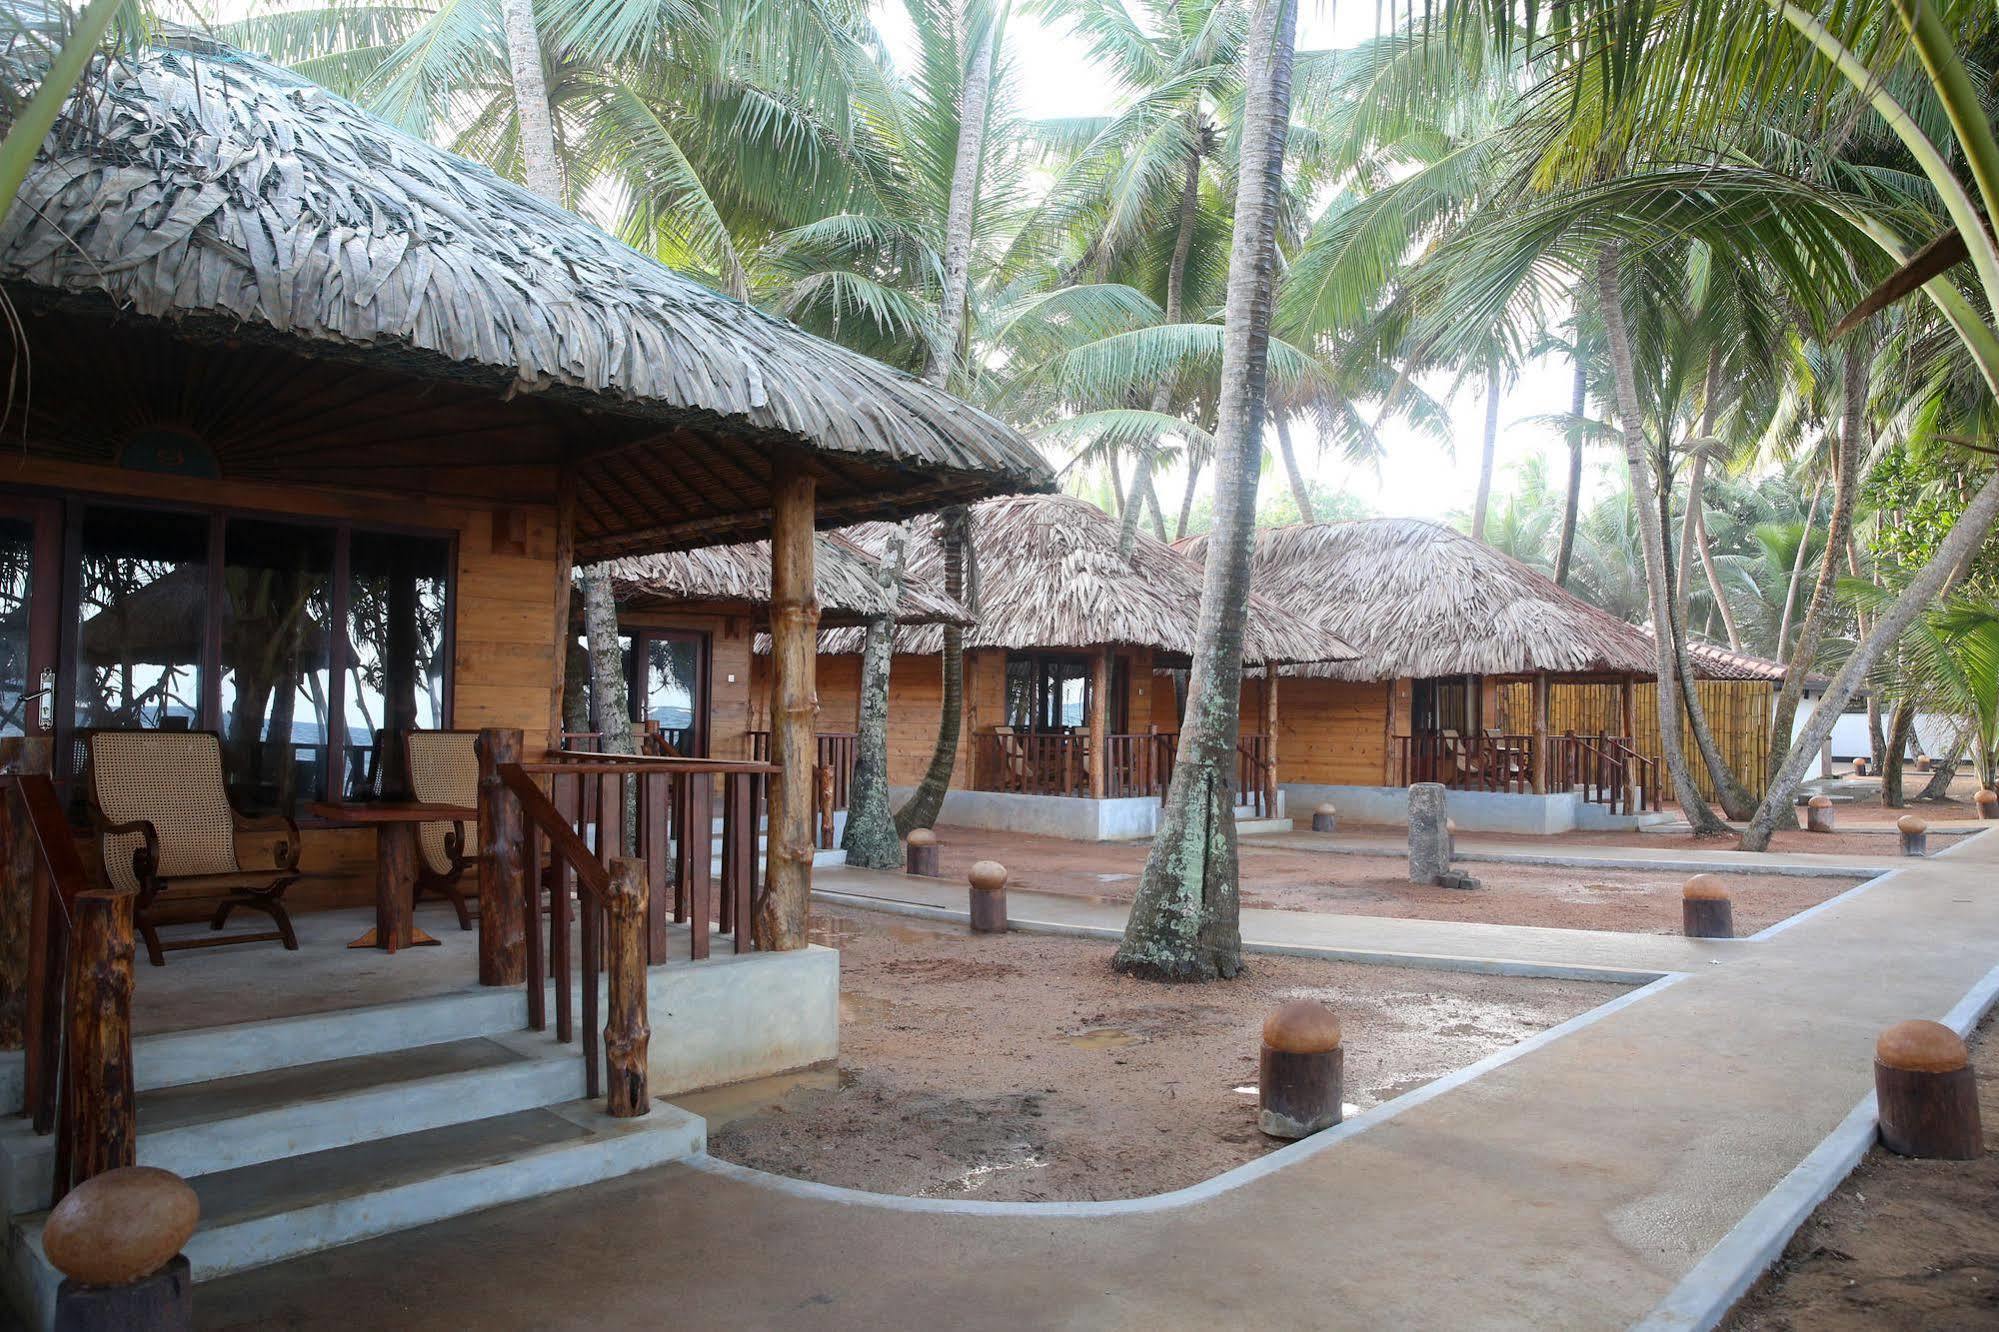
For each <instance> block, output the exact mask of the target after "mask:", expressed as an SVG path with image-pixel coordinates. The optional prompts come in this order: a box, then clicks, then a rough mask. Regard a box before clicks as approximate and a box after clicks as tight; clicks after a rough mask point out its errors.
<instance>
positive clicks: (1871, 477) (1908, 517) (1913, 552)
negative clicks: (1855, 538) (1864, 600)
mask: <svg viewBox="0 0 1999 1332" xmlns="http://www.w3.org/2000/svg"><path fill="white" fill-rule="evenodd" d="M1974 480H1975V476H1974V475H1973V474H1971V473H1969V472H1968V471H1967V469H1966V468H1965V466H1964V465H1963V463H1962V462H1961V461H1959V460H1957V459H1954V458H1952V457H1950V456H1948V454H1947V453H1945V452H1944V451H1941V450H1938V451H1933V452H1931V453H1929V454H1927V455H1920V454H1918V453H1916V452H1915V451H1913V450H1911V449H1909V448H1907V447H1901V446H1898V447H1895V448H1892V449H1889V450H1888V451H1887V452H1885V453H1884V454H1883V455H1882V457H1881V459H1880V460H1879V461H1878V462H1876V463H1875V465H1874V467H1873V470H1872V471H1871V472H1870V473H1869V474H1868V478H1867V484H1866V486H1865V488H1864V489H1863V491H1862V499H1863V502H1864V503H1866V505H1867V506H1868V507H1869V508H1871V509H1873V510H1875V511H1876V513H1877V514H1878V515H1879V520H1878V521H1877V522H1875V523H1873V524H1871V525H1870V530H1869V534H1868V538H1867V549H1868V552H1869V554H1871V555H1872V556H1873V559H1874V564H1875V567H1876V568H1877V569H1878V570H1879V571H1880V574H1881V577H1882V578H1883V579H1884V580H1885V581H1887V582H1889V583H1891V584H1892V583H1897V582H1900V581H1902V580H1903V579H1905V578H1906V577H1907V576H1908V575H1909V574H1910V573H1912V572H1913V571H1915V570H1916V569H1919V568H1921V567H1922V566H1923V565H1924V564H1927V563H1928V562H1929V560H1930V558H1931V557H1932V556H1934V555H1935V554H1936V549H1937V546H1938V545H1939V544H1940V543H1941V542H1942V541H1943V539H1944V537H1945V536H1947V535H1948V534H1949V532H1950V529H1951V528H1952V527H1953V526H1955V525H1956V523H1957V519H1958V516H1959V515H1960V514H1962V513H1963V512H1964V506H1965V505H1966V504H1967V503H1969V502H1970V499H1971V492H1972V490H1973V488H1974ZM1958 586H1959V588H1960V589H1961V590H1962V591H1964V592H1966V593H1968V594H1971V595H1975V596H1982V597H1985V598H1988V599H1989V598H1992V597H1994V596H1999V542H1995V541H1993V540H1992V539H1991V538H1990V537H1988V538H1987V539H1986V541H1985V543H1984V544H1983V545H1982V546H1980V547H1979V550H1978V554H1977V556H1976V557H1975V558H1974V559H1973V560H1972V562H1971V565H1970V567H1969V568H1968V569H1967V570H1966V571H1965V574H1964V577H1963V578H1962V579H1961V580H1959V583H1958Z"/></svg>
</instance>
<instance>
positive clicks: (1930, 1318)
mask: <svg viewBox="0 0 1999 1332" xmlns="http://www.w3.org/2000/svg"><path fill="white" fill-rule="evenodd" d="M1973 1062H1974V1065H1975V1066H1976V1068H1977V1070H1978V1091H1979V1111H1980V1115H1981V1117H1982V1118H1983V1120H1984V1122H1985V1144H1986V1146H1985V1156H1984V1159H1982V1160H1978V1161H1912V1160H1909V1159H1907V1158H1905V1157H1900V1156H1895V1155H1893V1154H1892V1153H1890V1152H1886V1151H1883V1150H1882V1149H1881V1148H1879V1147H1877V1148H1875V1149H1874V1151H1872V1152H1871V1153H1869V1154H1868V1156H1867V1157H1866V1158H1865V1159H1864V1160H1862V1161H1861V1163H1860V1167H1859V1169H1857V1170H1855V1171H1854V1172H1853V1174H1852V1175H1851V1176H1850V1177H1849V1178H1848V1179H1847V1181H1846V1182H1845V1183H1844V1184H1842V1185H1841V1186H1840V1187H1839V1189H1838V1190H1837V1191H1836V1192H1834V1194H1833V1195H1832V1196H1831V1197H1830V1198H1827V1199H1826V1200H1825V1202H1824V1203H1823V1204H1822V1205H1820V1207H1819V1209H1818V1210H1817V1211H1816V1212H1814V1213H1812V1215H1811V1218H1810V1219H1809V1220H1807V1221H1806V1222H1805V1224H1804V1226H1803V1227H1802V1228H1801V1229H1800V1230H1799V1231H1798V1233H1797V1235H1796V1236H1795V1237H1794V1238H1793V1239H1792V1240H1791V1245H1790V1247H1789V1248H1788V1249H1786V1250H1785V1251H1784V1256H1783V1258H1782V1259H1780V1260H1779V1262H1778V1264H1777V1266H1776V1267H1775V1268H1773V1269H1772V1270H1771V1273H1770V1274H1769V1275H1768V1276H1766V1277H1765V1278H1764V1279H1763V1281H1762V1282H1761V1283H1760V1284H1759V1285H1758V1286H1757V1287H1756V1288H1755V1289H1753V1290H1751V1291H1750V1292H1749V1295H1748V1297H1747V1298H1745V1299H1744V1300H1743V1302H1742V1303H1741V1304H1740V1305H1739V1306H1737V1308H1736V1310H1735V1312H1734V1313H1733V1314H1732V1315H1731V1316H1730V1317H1729V1319H1728V1321H1727V1322H1726V1323H1725V1324H1724V1325H1723V1326H1724V1327H1727V1328H1729V1329H1732V1330H1733V1332H1791V1330H1792V1329H1796V1330H1797V1332H1804V1330H1805V1329H1810V1330H1811V1332H1819V1330H1820V1329H1827V1328H1830V1329H1852V1330H1853V1332H1861V1329H1868V1330H1870V1332H1871V1330H1872V1329H1877V1328H1909V1329H1916V1328H1923V1329H1929V1328H1991V1327H1999V1039H1995V1038H1994V1036H1993V1030H1992V1020H1991V1019H1989V1018H1988V1019H1987V1020H1986V1022H1985V1025H1984V1026H1983V1027H1982V1028H1981V1029H1980V1033H1979V1036H1978V1038H1977V1044H1976V1047H1975V1049H1974V1050H1973Z"/></svg>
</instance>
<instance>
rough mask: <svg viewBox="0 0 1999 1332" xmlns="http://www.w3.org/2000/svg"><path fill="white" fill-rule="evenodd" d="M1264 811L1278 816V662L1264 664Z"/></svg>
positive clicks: (1275, 816) (1272, 816)
mask: <svg viewBox="0 0 1999 1332" xmlns="http://www.w3.org/2000/svg"><path fill="white" fill-rule="evenodd" d="M1263 812H1264V813H1265V814H1266V815H1267V816H1268V817H1270V818H1273V819H1274V818H1277V817H1278V810H1277V663H1276V662H1274V661H1272V662H1265V663H1264V666H1263Z"/></svg>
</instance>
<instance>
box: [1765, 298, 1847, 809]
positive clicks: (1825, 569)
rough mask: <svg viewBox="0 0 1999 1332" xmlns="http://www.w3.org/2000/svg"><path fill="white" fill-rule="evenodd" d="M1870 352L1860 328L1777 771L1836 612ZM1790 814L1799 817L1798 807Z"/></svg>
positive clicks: (1781, 696)
mask: <svg viewBox="0 0 1999 1332" xmlns="http://www.w3.org/2000/svg"><path fill="white" fill-rule="evenodd" d="M1869 356H1870V352H1869V349H1868V347H1867V344H1866V342H1865V339H1864V337H1863V336H1862V335H1859V334H1856V335H1855V337H1854V338H1853V340H1852V342H1851V343H1850V344H1849V345H1848V347H1847V350H1846V375H1845V384H1844V388H1845V395H1844V396H1845V403H1844V407H1845V410H1844V411H1843V412H1842V413H1841V421H1840V429H1839V450H1838V452H1837V453H1836V454H1835V455H1834V458H1833V475H1832V518H1831V520H1830V521H1829V522H1828V523H1827V524H1826V542H1825V557H1824V559H1822V560H1821V561H1820V563H1819V576H1818V580H1817V581H1816V582H1815V583H1814V584H1813V586H1812V600H1811V604H1810V606H1808V607H1807V608H1806V610H1805V618H1804V623H1803V624H1802V625H1800V626H1799V629H1798V641H1797V643H1796V644H1795V645H1794V646H1793V647H1792V650H1791V655H1790V657H1789V658H1788V661H1789V662H1790V669H1789V670H1787V671H1785V672H1784V687H1783V689H1782V690H1781V691H1780V692H1779V693H1778V695H1777V707H1776V710H1775V712H1773V713H1772V715H1771V719H1770V771H1771V772H1773V773H1774V772H1776V771H1777V769H1778V767H1779V765H1780V764H1781V762H1782V761H1783V757H1784V755H1785V753H1786V752H1787V750H1788V749H1789V746H1788V744H1787V743H1786V740H1787V738H1788V737H1789V736H1790V734H1791V724H1792V721H1793V720H1794V719H1795V718H1796V717H1797V715H1798V700H1799V699H1800V698H1802V697H1803V696H1804V692H1805V677H1806V676H1807V675H1810V674H1811V670H1812V660H1813V658H1815V657H1817V656H1818V652H1819V642H1820V640H1821V639H1823V638H1824V636H1825V627H1826V621H1827V620H1828V619H1829V618H1830V617H1831V614H1832V603H1833V588H1834V586H1835V585H1836V584H1837V582H1838V581H1839V564H1840V560H1841V558H1842V556H1843V555H1844V553H1845V551H1846V540H1847V531H1848V529H1849V528H1850V527H1851V526H1852V524H1853V505H1854V500H1855V498H1856V496H1857V495H1858V492H1859V490H1860V461H1861V456H1862V454H1863V452H1864V451H1865V432H1866V422H1867V367H1868V358H1869ZM1787 808H1788V806H1787ZM1792 817H1793V818H1795V817H1796V814H1795V812H1793V814H1792Z"/></svg>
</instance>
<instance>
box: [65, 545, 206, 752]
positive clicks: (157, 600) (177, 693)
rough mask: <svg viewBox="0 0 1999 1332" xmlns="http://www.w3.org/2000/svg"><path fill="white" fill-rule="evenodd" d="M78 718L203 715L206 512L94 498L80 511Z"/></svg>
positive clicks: (131, 720)
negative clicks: (117, 504) (118, 504)
mask: <svg viewBox="0 0 1999 1332" xmlns="http://www.w3.org/2000/svg"><path fill="white" fill-rule="evenodd" d="M79 587H80V589H81V591H80V596H79V604H78V606H77V608H76V616H75V618H74V619H73V620H72V621H71V624H72V625H73V626H75V628H76V636H75V642H76V654H75V655H76V662H75V671H76V674H75V677H74V679H75V684H76V724H77V725H78V726H80V727H82V726H96V727H113V728H122V729H132V728H144V729H152V730H182V731H185V730H189V729H191V728H193V727H195V726H197V725H198V724H199V718H200V716H201V655H202V646H203V642H204V640H205V638H206V635H207V627H208V519H207V518H205V517H203V516H201V515H198V514H186V513H165V512H160V511H157V510H150V509H114V508H99V507H95V506H93V507H91V508H88V509H86V510H84V513H83V519H82V561H81V568H80V570H79Z"/></svg>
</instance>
